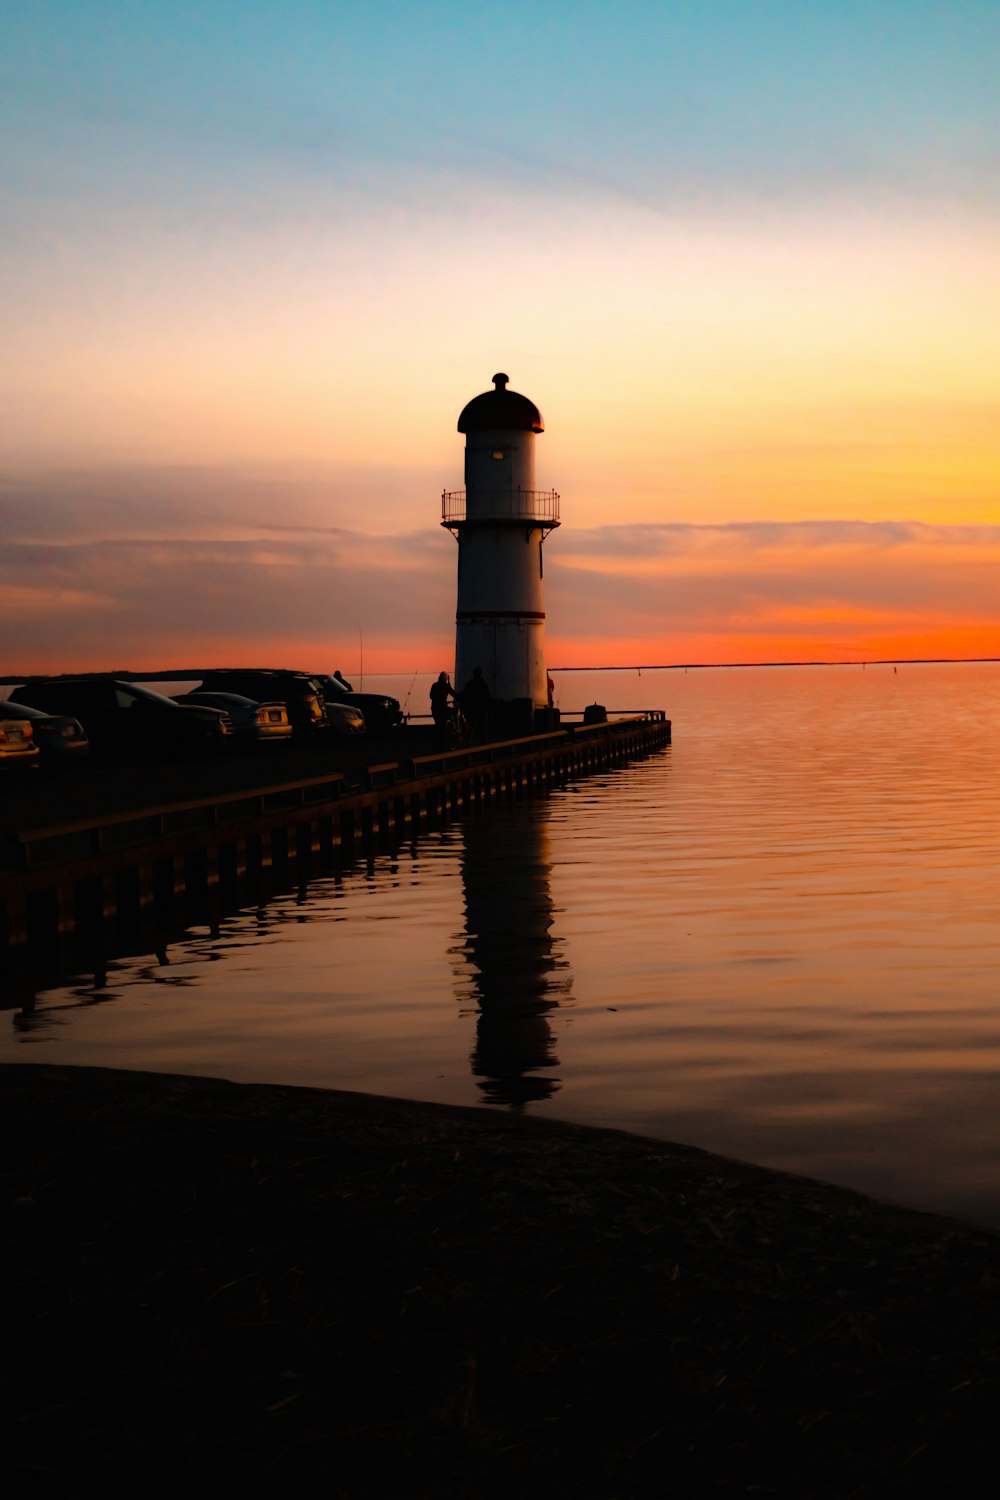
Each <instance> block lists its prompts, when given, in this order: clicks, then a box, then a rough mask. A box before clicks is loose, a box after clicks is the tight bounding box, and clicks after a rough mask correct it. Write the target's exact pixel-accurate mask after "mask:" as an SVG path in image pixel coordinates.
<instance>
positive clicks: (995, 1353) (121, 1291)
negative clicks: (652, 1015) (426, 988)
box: [0, 1065, 1000, 1500]
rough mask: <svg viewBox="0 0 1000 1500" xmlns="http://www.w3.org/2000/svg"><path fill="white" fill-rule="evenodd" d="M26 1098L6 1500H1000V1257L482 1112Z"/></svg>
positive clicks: (112, 1089)
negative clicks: (999, 1424)
mask: <svg viewBox="0 0 1000 1500" xmlns="http://www.w3.org/2000/svg"><path fill="white" fill-rule="evenodd" d="M0 1083H2V1096H0V1097H2V1111H3V1123H4V1133H3V1139H4V1143H5V1149H4V1152H3V1161H4V1173H5V1176H6V1193H5V1215H6V1218H7V1225H6V1227H5V1229H4V1245H5V1247H6V1250H7V1272H6V1277H5V1301H6V1304H7V1318H6V1322H7V1334H6V1337H5V1352H6V1356H7V1358H6V1365H7V1369H8V1372H9V1375H10V1377H11V1379H12V1381H13V1390H12V1394H11V1396H10V1397H9V1398H8V1401H7V1403H6V1406H5V1416H6V1422H5V1427H6V1435H5V1438H4V1457H5V1471H6V1476H7V1491H8V1493H14V1494H17V1495H34V1494H46V1495H60V1496H73V1495H81V1496H89V1495H96V1494H105V1493H133V1494H140V1493H149V1492H155V1493H169V1494H173V1493H176V1494H183V1493H195V1494H206V1495H207V1494H222V1493H230V1492H237V1493H238V1492H240V1491H242V1492H243V1493H244V1494H246V1493H251V1494H262V1493H271V1494H274V1495H298V1494H302V1495H311V1494H316V1495H323V1496H344V1497H351V1500H355V1497H369V1496H370V1497H386V1500H396V1497H400V1500H402V1497H421V1500H423V1497H428V1500H430V1497H435V1500H438V1497H440V1500H448V1497H461V1500H466V1497H468V1500H473V1497H489V1500H493V1497H500V1496H504V1497H507V1496H534V1495H539V1496H553V1497H558V1496H574V1497H576V1496H579V1497H587V1500H591V1497H592V1500H613V1497H626V1496H627V1497H640V1496H641V1497H645V1496H650V1497H654V1496H655V1497H659V1496H681V1497H688V1496H690V1497H699V1500H700V1497H702V1496H714V1495H759V1496H773V1495H778V1496H785V1497H794V1500H810V1497H814V1496H816V1497H820V1496H822V1497H836V1500H847V1497H852V1496H859V1497H860V1496H872V1497H881V1496H887V1495H893V1496H895V1495H913V1496H920V1495H935V1496H940V1495H948V1496H955V1495H965V1496H970V1495H975V1496H979V1495H987V1494H989V1495H992V1494H993V1493H994V1488H995V1485H994V1482H993V1480H992V1478H991V1476H990V1474H989V1470H988V1469H987V1471H986V1472H985V1474H984V1473H983V1472H982V1471H981V1469H980V1467H979V1465H980V1462H981V1455H982V1453H983V1451H984V1450H983V1448H982V1444H983V1442H984V1441H988V1440H989V1436H990V1430H991V1424H992V1421H993V1417H994V1412H995V1409H996V1403H997V1398H998V1395H1000V1380H998V1375H1000V1303H998V1287H1000V1240H998V1239H997V1238H996V1237H994V1236H992V1235H989V1234H987V1233H983V1232H979V1231H976V1230H974V1229H971V1228H967V1227H964V1226H961V1225H956V1224H953V1223H950V1222H947V1221H944V1220H940V1219H935V1218H931V1217H928V1216H924V1215H919V1214H913V1213H908V1212H905V1211H902V1210H896V1209H892V1208H888V1207H885V1206H884V1205H880V1204H877V1203H874V1202H872V1201H871V1200H869V1199H866V1198H862V1197H859V1196H857V1195H855V1194H852V1193H849V1192H844V1191H841V1190H839V1189H835V1188H832V1187H828V1186H824V1185H822V1184H819V1183H815V1182H811V1181H808V1180H806V1179H802V1178H793V1177H788V1176H783V1175H780V1174H776V1173H772V1172H767V1171H764V1170H761V1169H757V1168H754V1167H750V1166H746V1165H742V1164H740V1163H736V1162H731V1161H726V1160H723V1159H720V1158H718V1157H713V1156H709V1155H707V1154H705V1153H702V1152H699V1151H696V1150H691V1149H688V1148H685V1147H680V1146H675V1145H671V1144H668V1143H665V1142H661V1141H652V1140H647V1139H643V1138H639V1137H635V1136H629V1135H625V1134H620V1133H617V1132H613V1131H604V1130H590V1129H585V1128H580V1127H573V1126H569V1125H563V1124H558V1123H552V1122H544V1123H542V1122H538V1121H535V1120H532V1119H528V1120H521V1119H518V1118H512V1117H510V1116H505V1115H500V1114H497V1113H493V1112H490V1111H486V1110H461V1109H444V1108H438V1107H435V1106H430V1105H421V1104H411V1103H406V1102H404V1101H400V1100H393V1099H382V1098H372V1097H367V1096H364V1095H352V1094H338V1093H327V1092H323V1091H319V1090H312V1089H300V1088H275V1087H247V1086H240V1085H234V1084H228V1083H224V1082H218V1081H216V1080H205V1079H194V1078H181V1077H172V1076H166V1075H156V1074H141V1073H126V1072H114V1071H109V1070H104V1069H83V1068H64V1067H36V1066H30V1065H29V1066H8V1067H5V1068H3V1069H0Z"/></svg>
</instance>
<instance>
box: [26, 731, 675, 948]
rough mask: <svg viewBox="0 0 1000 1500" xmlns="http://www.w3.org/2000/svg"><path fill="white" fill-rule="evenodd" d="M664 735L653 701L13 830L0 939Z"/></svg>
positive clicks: (416, 820)
mask: <svg viewBox="0 0 1000 1500" xmlns="http://www.w3.org/2000/svg"><path fill="white" fill-rule="evenodd" d="M669 743H670V720H669V719H668V718H667V717H666V715H665V714H664V713H662V712H661V711H660V710H650V711H648V712H646V713H643V714H642V715H638V716H636V717H634V718H629V719H619V720H612V721H611V722H610V723H602V724H589V725H580V726H573V727H565V728H560V729H557V730H554V731H552V732H550V733H547V734H537V735H529V736H527V737H526V738H523V739H517V740H501V741H497V742H495V743H493V744H488V745H473V746H469V747H467V748H465V749H462V750H454V751H449V752H445V753H443V754H434V755H425V756H418V757H414V758H412V759H406V760H401V761H399V762H398V763H397V762H390V763H387V764H385V765H370V766H367V767H365V768H364V769H363V770H361V771H360V772H359V773H358V778H359V779H358V780H357V781H356V782H355V783H354V784H352V783H350V782H349V781H348V780H347V778H346V777H345V776H342V775H332V776H331V775H326V776H319V777H313V778H309V779H305V780H302V781H296V782H289V783H286V784H283V785H269V786H263V787H258V788H255V789H252V790H248V791H241V792H234V793H226V794H223V795H216V796H212V797H206V798H204V800H201V801H189V802H174V803H170V804H164V805H160V806H147V807H144V808H141V809H136V810H134V811H130V812H123V813H118V814H114V815H111V816H108V817H103V818H95V819H93V820H92V821H91V820H88V821H83V822H78V823H71V824H63V825H61V826H52V827H45V828H38V829H32V830H21V831H19V832H15V833H13V834H12V835H11V836H10V837H9V838H8V839H7V840H6V841H2V842H0V950H2V949H4V948H6V949H7V951H8V953H11V952H17V951H18V950H20V951H21V952H26V951H27V950H28V949H29V948H31V949H34V950H35V951H37V952H39V953H44V954H45V955H46V956H47V957H48V956H50V955H51V954H52V952H53V951H54V945H57V944H58V943H59V941H60V939H63V938H69V937H71V936H73V935H74V934H76V935H77V936H79V935H80V934H81V933H84V934H90V936H93V935H94V934H95V933H96V932H97V931H99V930H101V929H103V927H104V925H105V924H107V923H116V922H117V923H125V924H126V925H128V926H132V925H134V924H136V923H143V924H145V923H149V922H153V923H155V924H156V925H157V927H160V926H164V925H166V926H171V925H176V924H177V923H178V922H181V923H182V925H183V922H182V918H183V916H184V913H185V912H186V911H187V910H188V908H189V907H190V905H191V903H192V902H194V903H195V904H197V905H198V906H205V905H206V904H207V905H208V906H209V907H214V906H215V905H216V904H217V903H218V902H220V901H221V903H222V904H223V905H224V906H226V905H228V906H230V907H233V909H235V907H236V906H238V905H239V904H241V903H242V902H243V901H244V900H245V899H246V896H247V892H248V888H249V889H252V890H254V891H255V892H257V893H266V892H267V891H269V890H270V889H271V888H274V887H279V888H284V889H288V888H294V886H295V885H296V884H298V883H300V881H301V880H302V879H305V878H308V876H309V875H310V874H311V873H312V872H313V871H314V870H316V869H319V868H321V867H322V866H323V863H324V861H328V860H330V859H332V858H335V857H336V856H337V855H338V854H341V853H344V854H348V855H351V854H353V853H354V852H356V851H357V850H358V849H363V848H366V847H371V846H372V844H373V842H376V841H378V840H380V839H382V838H389V837H392V836H396V837H400V836H406V835H407V834H408V833H410V832H411V831H412V830H413V829H414V828H416V827H417V826H419V825H420V824H421V823H422V822H423V821H424V820H425V819H427V818H435V817H440V816H446V815H447V814H448V813H451V812H454V811H456V810H458V809H460V808H462V807H464V806H466V805H475V804H477V803H481V802H484V801H488V800H489V799H490V798H493V797H503V796H516V795H518V794H519V793H521V792H529V793H530V792H533V791H541V790H544V789H546V788H548V787H550V786H552V785H554V784H555V783H556V782H557V781H559V780H564V779H565V778H566V777H568V776H574V775H586V774H587V773H588V772H590V771H594V770H600V769H602V768H604V767H606V766H612V765H616V764H620V763H623V762H624V761H626V760H628V759H630V758H631V757H632V756H634V755H643V754H647V753H649V752H650V751H653V750H657V749H659V748H660V747H661V746H663V745H668V744H669Z"/></svg>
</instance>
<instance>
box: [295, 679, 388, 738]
mask: <svg viewBox="0 0 1000 1500" xmlns="http://www.w3.org/2000/svg"><path fill="white" fill-rule="evenodd" d="M308 675H309V677H310V678H311V679H312V681H313V682H314V683H315V684H316V686H317V687H318V688H319V690H320V692H321V693H322V694H323V700H324V702H325V703H326V704H327V705H329V704H331V703H350V704H353V706H354V707H355V708H360V710H361V712H362V713H363V714H364V716H365V724H366V725H367V726H368V732H369V734H384V733H385V731H386V730H387V729H395V727H396V725H397V724H401V723H402V721H403V711H402V709H401V708H400V706H399V699H398V698H390V697H389V696H388V694H386V693H355V692H354V691H353V689H350V690H349V689H348V688H346V687H345V686H344V684H343V683H342V682H341V681H340V680H339V679H338V678H336V677H332V676H331V675H330V674H329V673H328V672H310V673H309V674H308Z"/></svg>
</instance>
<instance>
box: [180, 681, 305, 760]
mask: <svg viewBox="0 0 1000 1500" xmlns="http://www.w3.org/2000/svg"><path fill="white" fill-rule="evenodd" d="M174 702H175V703H179V704H181V706H182V707H183V706H184V705H185V704H188V703H205V704H207V705H208V706H209V708H220V709H222V711H223V713H227V714H228V715H229V717H230V719H231V720H232V723H233V735H234V737H235V740H236V743H237V744H238V745H244V746H258V745H287V744H288V743H289V741H290V740H291V738H292V735H293V734H294V730H293V729H292V721H291V719H290V718H289V717H288V709H287V708H286V707H285V705H284V703H279V702H278V701H276V700H275V701H274V702H271V703H258V702H257V700H256V699H255V698H247V697H244V695H243V694H242V693H207V692H205V691H203V689H201V688H197V689H196V690H195V691H194V692H193V693H175V694H174Z"/></svg>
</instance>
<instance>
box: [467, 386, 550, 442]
mask: <svg viewBox="0 0 1000 1500" xmlns="http://www.w3.org/2000/svg"><path fill="white" fill-rule="evenodd" d="M508 379H509V376H507V375H504V374H502V373H501V374H499V375H494V377H493V389H492V390H491V391H484V392H483V394H482V395H481V396H475V397H473V399H472V400H471V401H470V402H469V404H468V406H466V407H464V408H463V410H462V414H461V416H460V417H459V419H458V430H459V432H481V431H482V430H483V429H484V428H485V429H488V428H494V429H496V428H507V429H508V430H511V429H513V430H514V431H521V432H544V431H545V423H544V422H543V421H542V414H541V412H540V411H539V410H538V407H537V406H536V405H535V403H534V402H533V401H529V400H528V398H527V396H522V395H519V393H518V392H517V391H509V390H508V389H507V381H508Z"/></svg>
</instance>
